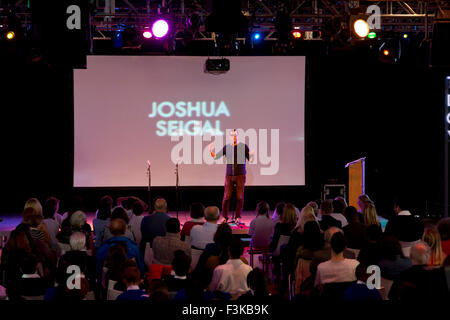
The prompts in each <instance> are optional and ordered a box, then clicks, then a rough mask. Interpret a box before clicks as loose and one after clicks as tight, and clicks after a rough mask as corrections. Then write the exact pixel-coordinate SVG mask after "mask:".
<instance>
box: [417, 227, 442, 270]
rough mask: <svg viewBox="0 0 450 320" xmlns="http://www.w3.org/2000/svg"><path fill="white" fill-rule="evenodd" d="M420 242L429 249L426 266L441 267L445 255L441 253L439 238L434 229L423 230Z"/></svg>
mask: <svg viewBox="0 0 450 320" xmlns="http://www.w3.org/2000/svg"><path fill="white" fill-rule="evenodd" d="M422 241H423V242H425V243H426V244H428V246H429V247H430V260H428V262H427V265H428V266H430V267H441V266H443V264H444V261H445V259H446V258H447V255H446V254H445V252H443V251H442V245H441V236H440V235H439V232H438V231H437V230H436V229H435V228H427V229H425V231H424V233H423V237H422Z"/></svg>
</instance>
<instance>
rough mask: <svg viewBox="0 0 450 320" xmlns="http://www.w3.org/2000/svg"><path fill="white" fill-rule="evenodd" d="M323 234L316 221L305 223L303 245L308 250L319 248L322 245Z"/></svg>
mask: <svg viewBox="0 0 450 320" xmlns="http://www.w3.org/2000/svg"><path fill="white" fill-rule="evenodd" d="M323 245H324V243H323V234H322V232H321V231H320V227H319V224H318V223H317V222H316V221H308V222H306V223H305V226H304V230H303V247H304V248H305V249H309V250H312V251H314V250H319V249H321V248H322V247H323Z"/></svg>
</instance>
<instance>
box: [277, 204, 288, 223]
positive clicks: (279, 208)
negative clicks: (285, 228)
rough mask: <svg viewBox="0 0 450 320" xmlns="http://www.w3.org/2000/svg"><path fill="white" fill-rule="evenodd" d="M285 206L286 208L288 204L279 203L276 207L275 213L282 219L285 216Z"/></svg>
mask: <svg viewBox="0 0 450 320" xmlns="http://www.w3.org/2000/svg"><path fill="white" fill-rule="evenodd" d="M285 206H286V203H284V202H278V203H277V205H276V206H275V213H276V214H277V215H278V216H280V219H281V216H282V215H283V211H284V207H285Z"/></svg>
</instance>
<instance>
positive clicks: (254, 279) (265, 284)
mask: <svg viewBox="0 0 450 320" xmlns="http://www.w3.org/2000/svg"><path fill="white" fill-rule="evenodd" d="M247 285H248V287H249V288H250V289H251V290H253V292H254V295H255V296H266V295H268V293H269V278H268V277H267V275H266V273H265V272H264V271H263V270H261V269H260V268H255V269H253V270H252V271H250V272H249V273H248V275H247Z"/></svg>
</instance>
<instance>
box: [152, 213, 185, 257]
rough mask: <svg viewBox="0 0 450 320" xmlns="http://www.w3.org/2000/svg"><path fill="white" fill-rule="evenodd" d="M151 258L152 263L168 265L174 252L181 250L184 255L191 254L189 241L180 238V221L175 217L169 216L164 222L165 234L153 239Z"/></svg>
mask: <svg viewBox="0 0 450 320" xmlns="http://www.w3.org/2000/svg"><path fill="white" fill-rule="evenodd" d="M152 248H153V259H154V263H157V264H164V265H170V264H171V263H172V260H173V257H174V252H175V251H177V250H181V251H183V252H184V253H186V255H188V256H190V255H191V248H190V246H189V243H186V242H184V241H181V239H180V221H178V219H177V218H170V219H169V220H167V222H166V235H165V236H163V237H162V236H157V237H155V239H153V246H152Z"/></svg>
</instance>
